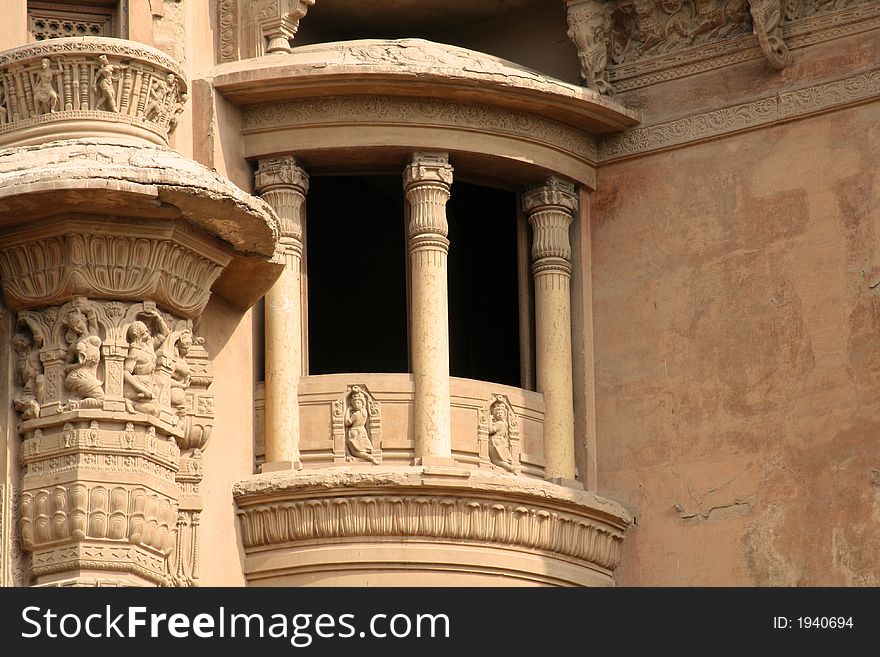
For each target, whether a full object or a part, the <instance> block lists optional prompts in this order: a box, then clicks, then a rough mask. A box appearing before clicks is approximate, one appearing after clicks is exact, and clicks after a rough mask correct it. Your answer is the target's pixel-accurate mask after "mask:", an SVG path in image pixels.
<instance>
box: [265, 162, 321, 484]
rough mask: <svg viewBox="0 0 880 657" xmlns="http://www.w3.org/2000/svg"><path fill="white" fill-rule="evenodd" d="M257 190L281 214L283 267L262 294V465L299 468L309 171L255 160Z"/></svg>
mask: <svg viewBox="0 0 880 657" xmlns="http://www.w3.org/2000/svg"><path fill="white" fill-rule="evenodd" d="M256 184H257V190H258V191H259V192H260V195H261V196H262V197H263V199H265V201H266V202H267V203H268V204H269V205H271V206H272V208H273V209H274V210H275V212H276V213H277V214H278V218H279V219H280V220H281V254H282V258H283V259H284V271H283V272H282V273H281V276H280V277H279V278H278V280H277V281H276V282H275V285H274V286H273V287H272V289H271V290H270V291H269V293H268V294H267V295H266V320H265V321H266V328H265V338H266V410H265V432H266V462H267V465H268V464H270V463H274V464H276V465H275V466H274V467H273V466H269V467H268V468H267V469H279V468H283V467H286V466H289V467H291V468H293V469H299V468H301V467H302V466H301V464H300V459H299V400H298V398H297V389H298V388H299V379H300V376H302V316H303V313H302V303H301V297H300V285H301V281H302V256H303V241H302V236H303V213H304V206H303V204H304V202H305V198H306V192H307V191H308V188H309V177H308V175H307V174H306V172H305V171H303V169H302V168H301V167H300V166H299V165H298V164H297V163H296V160H294V159H293V157H291V156H289V155H288V156H284V157H279V158H269V159H263V160H260V163H259V167H258V168H257V175H256Z"/></svg>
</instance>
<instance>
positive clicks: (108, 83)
mask: <svg viewBox="0 0 880 657" xmlns="http://www.w3.org/2000/svg"><path fill="white" fill-rule="evenodd" d="M125 68H127V67H126V66H119V65H114V64H111V63H110V62H109V60H108V59H107V55H99V56H98V70H97V71H95V82H94V84H93V85H92V90H93V91H94V92H95V93H96V94H97V100H96V101H95V109H96V110H99V109H103V108H104V106H105V105H106V106H107V111H109V112H116V111H118V109H117V107H116V90H115V89H114V88H113V81H114V80H116V79H118V78H119V72H120V70H121V69H125Z"/></svg>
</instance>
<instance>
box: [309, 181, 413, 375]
mask: <svg viewBox="0 0 880 657" xmlns="http://www.w3.org/2000/svg"><path fill="white" fill-rule="evenodd" d="M307 199H308V200H307V209H306V210H307V211H306V245H307V247H306V248H307V264H308V300H309V306H308V323H309V374H333V373H340V372H406V371H407V351H408V349H407V315H406V252H407V251H406V232H405V226H404V223H403V216H404V209H403V186H402V184H401V181H400V176H328V177H313V178H312V179H311V181H310V185H309V193H308V196H307Z"/></svg>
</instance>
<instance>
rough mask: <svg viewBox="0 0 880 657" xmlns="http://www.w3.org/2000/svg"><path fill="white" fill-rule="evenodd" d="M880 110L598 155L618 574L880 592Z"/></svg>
mask: <svg viewBox="0 0 880 657" xmlns="http://www.w3.org/2000/svg"><path fill="white" fill-rule="evenodd" d="M878 119H880V104H878V103H876V102H875V103H872V104H865V105H862V106H858V107H854V108H850V109H844V110H840V111H836V112H833V113H830V114H825V115H822V116H817V117H813V118H808V119H805V120H801V121H796V122H792V123H788V124H784V125H778V126H775V127H771V128H767V129H764V130H759V131H754V132H748V133H745V134H742V135H739V136H734V137H728V138H724V139H720V140H717V141H713V142H708V143H704V144H699V145H695V146H691V147H688V148H684V149H680V150H675V151H671V152H667V153H661V154H656V155H653V156H646V157H642V158H640V159H635V160H629V161H624V162H621V163H617V164H612V165H609V166H607V167H604V168H602V169H601V170H600V173H599V191H598V192H597V193H596V194H594V195H593V198H592V208H591V211H592V218H593V225H592V230H593V240H594V241H593V249H592V256H593V277H594V278H593V285H594V287H593V294H594V306H593V308H594V313H595V353H596V377H597V427H598V436H599V445H598V457H599V458H598V468H599V490H600V492H601V493H602V494H603V495H606V496H608V497H611V498H613V499H615V500H617V501H620V502H621V503H623V504H624V505H626V506H627V507H628V508H629V509H630V510H631V511H632V512H633V513H634V515H635V516H636V525H635V527H634V528H632V529H631V531H630V532H629V533H628V534H627V539H626V541H625V542H624V555H623V558H622V562H621V567H620V569H619V570H618V583H619V584H622V585H649V586H650V585H877V584H878V583H880V558H878V554H880V552H878V547H880V521H878V518H880V515H878V514H880V497H878V489H877V486H878V484H880V476H878V469H880V465H878V464H880V454H878V450H877V446H876V445H877V440H876V436H877V430H878V417H880V385H878V383H880V374H878V372H880V331H878V314H877V313H878V303H880V300H878V299H877V296H876V294H877V290H876V289H875V288H876V285H877V281H878V280H880V279H878V273H880V254H878V250H877V235H878V231H880V210H878V207H880V173H878V172H880V154H878V152H880V151H878V146H880V121H878Z"/></svg>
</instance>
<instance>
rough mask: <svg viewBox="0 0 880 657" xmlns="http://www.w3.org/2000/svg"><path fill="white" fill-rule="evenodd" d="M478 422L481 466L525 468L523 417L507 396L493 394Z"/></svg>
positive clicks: (482, 410)
mask: <svg viewBox="0 0 880 657" xmlns="http://www.w3.org/2000/svg"><path fill="white" fill-rule="evenodd" d="M478 422H479V423H478V427H477V441H478V443H479V450H480V467H481V468H491V467H492V466H495V467H498V468H501V469H503V470H507V471H508V472H513V473H515V474H519V473H520V472H522V466H521V463H520V438H519V420H518V418H517V416H516V413H515V412H514V410H513V406H511V404H510V400H509V399H508V398H507V396H506V395H499V394H493V395H492V398H491V399H490V400H489V403H488V404H486V405H485V406H484V407H483V408H481V409H480V411H479V421H478Z"/></svg>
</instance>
